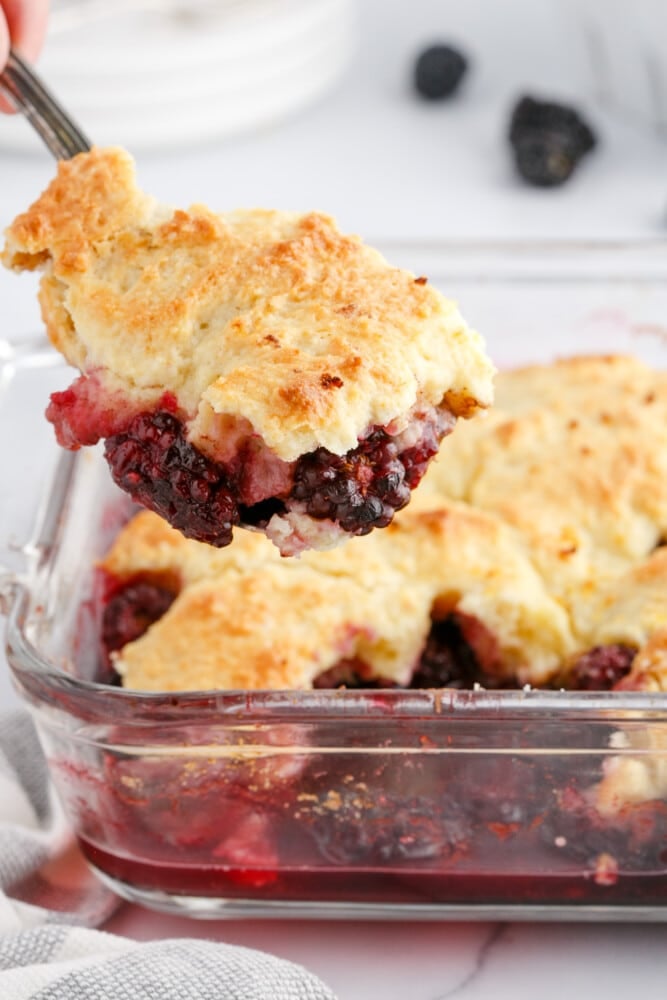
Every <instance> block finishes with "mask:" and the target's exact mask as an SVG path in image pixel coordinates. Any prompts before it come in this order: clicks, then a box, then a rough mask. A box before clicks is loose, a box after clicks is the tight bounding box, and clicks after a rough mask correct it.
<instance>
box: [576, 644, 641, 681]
mask: <svg viewBox="0 0 667 1000" xmlns="http://www.w3.org/2000/svg"><path fill="white" fill-rule="evenodd" d="M636 655H637V650H636V649H635V647H634V646H624V645H622V644H621V643H613V644H610V645H607V646H594V647H593V649H589V651H588V652H587V653H584V654H583V656H580V657H579V659H578V660H577V662H576V663H575V665H574V667H573V668H572V672H571V674H570V676H569V678H568V681H567V686H568V687H569V688H571V689H572V690H573V691H611V690H612V688H614V687H616V685H617V684H618V683H619V681H621V680H622V679H623V678H624V677H625V676H626V675H627V674H629V673H630V668H631V667H632V661H633V660H634V658H635V656H636Z"/></svg>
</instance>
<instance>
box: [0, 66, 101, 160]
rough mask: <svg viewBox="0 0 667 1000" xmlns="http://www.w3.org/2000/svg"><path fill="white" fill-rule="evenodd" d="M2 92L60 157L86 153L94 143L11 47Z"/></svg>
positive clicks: (0, 80) (1, 79)
mask: <svg viewBox="0 0 667 1000" xmlns="http://www.w3.org/2000/svg"><path fill="white" fill-rule="evenodd" d="M0 91H2V92H3V93H4V94H5V95H6V96H7V97H9V99H10V101H11V102H12V104H14V105H15V106H16V108H17V109H18V110H19V111H22V112H23V114H24V115H25V116H26V118H27V119H28V121H29V122H30V124H31V125H32V127H33V128H34V129H35V131H36V132H37V133H38V134H39V136H40V137H41V139H42V140H43V141H44V143H45V145H46V146H47V147H48V148H49V150H50V151H51V152H52V153H53V155H54V156H55V158H56V159H57V160H69V159H70V158H71V157H72V156H76V154H77V153H86V152H87V151H88V150H89V149H90V142H89V141H88V139H87V138H86V136H85V135H84V133H83V132H82V131H81V129H80V128H79V127H78V125H76V124H75V123H74V122H73V121H72V119H71V118H70V116H69V115H68V114H67V113H66V112H65V111H64V110H63V108H61V106H60V104H58V102H57V101H56V99H55V98H54V97H53V95H52V94H50V93H49V91H48V90H47V88H46V87H45V86H44V84H43V83H42V82H41V80H40V79H39V77H38V76H37V75H36V74H35V72H34V71H33V70H32V69H31V67H30V66H29V65H28V64H27V63H26V62H25V60H24V59H22V58H21V56H20V55H19V54H18V53H17V52H15V51H14V49H10V52H9V59H8V60H7V65H6V66H5V68H4V69H3V71H2V73H0Z"/></svg>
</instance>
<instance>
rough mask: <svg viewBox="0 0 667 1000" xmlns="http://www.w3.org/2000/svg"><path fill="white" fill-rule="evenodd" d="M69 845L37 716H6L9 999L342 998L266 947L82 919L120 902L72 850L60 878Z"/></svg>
mask: <svg viewBox="0 0 667 1000" xmlns="http://www.w3.org/2000/svg"><path fill="white" fill-rule="evenodd" d="M69 846H70V839H69V836H68V833H67V827H66V824H65V822H64V819H63V815H62V812H61V810H60V807H59V805H58V802H57V800H56V798H55V796H54V794H53V790H52V787H51V785H50V784H49V780H48V772H47V768H46V762H45V760H44V756H43V754H42V751H41V748H40V746H39V743H38V740H37V736H36V733H35V730H34V727H33V725H32V722H31V721H30V719H29V717H28V716H27V715H26V714H25V713H22V712H16V713H12V714H10V715H7V714H5V715H2V716H0V998H2V1000H101V998H102V997H104V1000H335V997H334V995H333V993H331V991H330V990H329V989H327V987H326V986H324V985H323V984H322V983H321V982H320V981H319V980H318V979H317V978H316V977H315V976H313V975H311V974H310V973H309V972H307V971H306V970H305V969H302V968H301V967H299V966H298V965H294V964H293V963H291V962H287V961H284V960H283V959H279V958H275V957H273V956H272V955H266V954H263V953H262V952H258V951H253V950H250V949H248V948H240V947H238V946H236V945H234V946H232V945H226V944H220V943H217V942H215V943H214V942H210V941H201V940H191V939H184V940H171V941H155V942H151V943H148V944H139V943H138V942H135V941H130V940H126V939H124V938H119V937H115V936H113V935H111V934H105V933H103V932H101V931H96V930H92V929H90V927H87V926H81V925H82V924H84V925H85V924H89V925H90V924H96V923H101V922H102V921H103V920H105V919H106V917H107V916H109V915H110V913H111V912H113V910H114V908H115V906H116V904H117V900H116V898H115V897H114V896H113V895H112V894H111V893H110V892H109V891H108V890H107V889H105V888H104V887H103V886H100V885H98V884H97V883H95V882H94V881H93V880H92V878H91V877H90V876H89V875H87V873H86V872H85V871H84V870H83V868H82V866H81V865H80V864H79V865H78V867H77V865H76V864H72V859H71V857H68V858H67V864H66V865H65V864H64V863H63V865H61V871H60V874H59V875H58V876H57V877H56V878H55V879H52V878H51V877H50V875H51V874H52V872H53V869H54V868H55V869H56V871H58V864H57V861H56V862H55V863H54V861H53V859H54V857H55V858H56V859H57V858H59V857H60V856H61V855H62V856H63V857H64V858H65V857H67V851H68V847H69ZM49 863H50V864H51V867H49ZM65 870H66V871H67V872H70V873H71V878H65V877H63V874H62V872H63V871H65ZM70 883H71V884H70Z"/></svg>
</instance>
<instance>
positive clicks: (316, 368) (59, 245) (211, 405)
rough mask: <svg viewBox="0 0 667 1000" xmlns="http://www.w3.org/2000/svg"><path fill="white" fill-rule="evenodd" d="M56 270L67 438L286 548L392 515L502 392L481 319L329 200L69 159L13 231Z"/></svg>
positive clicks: (176, 517)
mask: <svg viewBox="0 0 667 1000" xmlns="http://www.w3.org/2000/svg"><path fill="white" fill-rule="evenodd" d="M4 261H5V263H6V264H7V265H8V266H10V267H12V268H14V269H15V270H24V269H28V270H33V269H36V268H39V269H42V270H43V272H44V273H43V276H42V280H41V287H40V302H41V307H42V313H43V316H44V320H45V323H46V326H47V330H48V334H49V337H50V339H51V340H52V342H53V344H54V345H55V346H56V347H57V348H58V349H59V350H60V351H61V352H62V353H63V354H64V355H65V357H66V358H67V360H68V361H69V362H70V363H71V364H73V365H74V366H76V367H77V368H78V369H79V370H80V372H81V376H80V377H79V378H78V379H77V380H76V381H75V382H74V383H73V384H72V386H70V388H68V389H66V390H65V391H64V392H56V393H54V394H53V396H52V399H51V404H50V406H49V408H48V411H47V416H48V418H49V420H51V422H52V423H53V424H54V426H55V429H56V434H57V437H58V441H59V442H60V444H61V445H63V446H64V447H66V448H79V447H81V446H83V445H90V444H94V443H95V442H97V441H98V440H100V439H105V455H106V458H107V461H108V463H109V467H110V469H111V473H112V475H113V478H114V480H115V481H116V483H117V484H118V485H119V486H120V487H121V488H122V489H124V490H126V491H127V492H128V493H129V494H130V496H131V497H132V498H133V499H134V500H136V501H137V502H139V503H140V504H142V505H144V506H146V507H148V508H149V509H151V510H153V511H155V512H156V513H158V514H159V515H160V516H161V517H163V518H165V519H166V520H167V521H169V523H170V524H172V525H173V526H174V527H176V528H178V529H179V530H180V531H182V532H183V534H185V535H186V536H187V537H189V538H193V539H196V540H199V541H203V542H207V543H208V544H210V545H213V546H217V547H222V546H226V545H228V544H229V542H230V541H231V538H232V531H233V528H234V527H235V526H236V525H243V526H246V527H251V528H257V529H260V530H261V531H263V532H265V533H266V534H267V535H268V537H269V538H270V539H271V540H272V541H273V542H274V543H275V544H276V545H277V547H278V548H279V549H280V551H281V552H282V553H283V554H284V555H292V554H297V553H299V552H301V551H302V550H304V549H308V548H316V549H322V548H330V547H332V546H334V545H336V544H337V543H338V542H339V541H341V540H342V539H344V538H346V537H350V536H354V535H365V534H367V533H368V532H370V531H371V530H372V529H373V528H384V527H386V526H387V525H388V524H389V523H390V522H391V520H392V518H393V516H394V514H395V513H396V511H398V510H401V509H402V508H403V507H404V506H405V505H406V504H407V503H408V501H409V499H410V495H411V491H412V490H413V489H414V487H415V486H416V485H417V484H418V483H419V481H420V479H421V477H422V475H423V473H424V471H425V469H426V466H427V465H428V463H429V461H430V460H431V459H432V458H433V456H434V455H435V454H436V452H437V451H438V448H439V446H440V442H441V440H442V438H443V437H444V436H445V435H446V434H448V433H449V432H450V431H451V430H452V429H453V427H454V424H455V422H456V419H457V417H469V416H472V415H473V414H475V413H476V412H477V411H478V410H480V409H483V408H485V407H487V406H488V405H489V404H490V402H491V397H492V375H493V368H492V366H491V364H490V362H489V360H488V359H487V357H486V355H485V353H484V347H483V343H482V341H481V338H480V337H479V335H478V334H476V333H475V332H474V331H472V330H471V329H470V328H469V327H468V326H467V325H466V323H465V321H464V320H463V318H462V317H461V315H460V313H459V312H458V310H457V308H456V306H455V305H454V304H453V303H452V302H449V301H448V300H446V299H445V298H444V297H443V296H442V295H440V294H439V293H438V292H437V291H436V290H435V289H433V288H431V287H430V286H429V285H428V282H427V281H426V279H425V278H420V277H415V276H414V275H412V274H410V273H409V272H406V271H403V270H400V269H398V268H394V267H390V266H389V265H388V264H387V262H386V261H385V260H384V258H383V257H382V256H381V255H380V254H379V253H377V251H375V250H372V249H370V248H368V247H366V246H364V244H363V243H362V242H361V241H360V240H359V239H358V238H356V237H351V236H345V235H343V234H341V233H340V232H339V230H338V229H337V228H336V225H335V223H334V222H333V220H332V219H330V218H329V217H327V216H325V215H321V214H318V213H311V214H308V215H298V214H295V213H287V212H277V211H260V210H252V211H236V212H229V213H226V214H224V215H215V214H214V213H212V212H210V211H208V210H207V209H205V208H203V207H201V206H195V207H193V208H191V209H189V210H188V211H180V210H176V211H174V210H172V209H169V208H166V207H164V206H160V205H157V204H156V203H155V202H154V201H153V199H151V198H149V197H148V196H147V195H145V194H143V192H141V191H140V190H139V188H138V187H137V185H136V182H135V177H134V169H133V164H132V161H131V159H130V158H129V156H128V155H127V154H126V153H124V152H123V151H122V150H118V149H105V150H97V149H93V150H92V151H91V152H89V153H84V154H81V155H79V156H77V157H75V158H74V159H73V160H70V161H67V162H63V163H60V164H59V167H58V174H57V176H56V178H55V180H53V181H52V183H51V184H50V185H49V187H48V188H47V190H46V191H45V192H44V193H43V194H42V195H41V197H40V198H39V199H38V200H37V201H36V202H35V203H34V205H33V206H32V207H31V208H30V209H29V210H28V211H27V212H26V213H25V214H23V215H21V216H19V217H18V218H17V219H16V220H15V221H14V223H13V225H12V226H11V227H10V228H9V230H8V232H7V243H6V248H5V252H4Z"/></svg>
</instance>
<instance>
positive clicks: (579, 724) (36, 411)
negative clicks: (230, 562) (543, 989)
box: [0, 243, 667, 920]
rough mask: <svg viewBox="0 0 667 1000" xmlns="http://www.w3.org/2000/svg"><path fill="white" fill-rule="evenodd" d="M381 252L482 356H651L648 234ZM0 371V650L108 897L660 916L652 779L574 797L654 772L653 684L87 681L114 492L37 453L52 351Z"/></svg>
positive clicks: (651, 250)
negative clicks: (441, 297) (620, 777)
mask: <svg viewBox="0 0 667 1000" xmlns="http://www.w3.org/2000/svg"><path fill="white" fill-rule="evenodd" d="M383 249H384V250H385V253H386V254H387V256H388V257H389V258H390V259H391V260H392V261H395V262H396V263H400V264H402V265H405V266H408V267H410V268H411V269H412V270H413V271H415V272H416V273H418V274H426V275H428V277H429V279H430V280H431V281H432V282H433V283H434V284H436V285H437V286H438V287H440V288H441V289H443V290H444V291H445V292H446V293H447V294H450V295H453V296H455V297H457V298H458V300H459V302H460V304H461V306H462V308H463V311H464V313H465V315H466V316H467V317H468V318H469V320H470V321H471V322H472V323H474V324H475V325H476V326H477V327H478V328H479V329H480V330H482V331H483V332H484V334H485V336H486V338H487V342H488V346H489V350H490V352H491V354H492V356H493V357H494V359H495V360H496V363H497V364H498V365H499V366H500V367H507V366H510V365H514V364H521V363H525V362H535V361H538V362H539V361H542V362H546V361H549V360H551V359H552V358H553V357H554V356H563V355H567V354H572V353H616V352H632V353H635V354H637V355H639V356H640V357H642V358H644V359H645V360H646V361H648V362H650V363H652V364H653V365H655V366H658V367H664V366H665V364H666V362H667V244H664V243H653V244H633V245H620V244H619V245H613V246H612V245H591V246H585V245H581V244H576V245H563V244H544V245H538V244H530V245H528V244H516V245H507V244H503V245H497V246H490V245H489V244H483V245H472V244H458V245H449V244H448V245H440V246H436V245H423V246H419V245H404V244H396V245H394V246H393V247H389V246H386V247H384V248H383ZM0 361H1V363H2V364H1V368H0V393H1V395H0V422H1V426H2V435H1V436H0V441H1V442H2V443H1V445H0V447H1V448H2V454H1V456H0V457H1V458H2V463H3V470H4V472H3V477H4V482H5V487H4V489H3V491H2V498H1V501H0V502H1V503H2V507H3V509H2V511H1V513H2V520H1V522H0V523H2V525H3V534H4V536H5V539H4V540H5V541H6V542H7V545H6V547H5V549H4V550H2V551H0V563H1V564H2V566H3V572H2V574H1V583H0V595H1V597H2V600H3V603H4V608H5V610H6V612H7V654H8V660H9V664H10V667H11V671H12V676H13V680H14V684H15V686H16V688H17V690H18V691H19V693H20V695H21V696H22V698H23V699H24V700H25V702H26V703H27V704H28V706H29V707H30V708H31V710H32V712H33V714H34V717H35V720H36V723H37V726H38V729H39V733H40V737H41V739H42V742H43V745H44V748H45V751H46V753H47V756H48V758H49V762H50V766H51V771H52V775H53V778H54V781H55V783H56V786H57V788H58V791H59V793H60V796H61V799H62V801H63V803H64V806H65V809H66V812H67V815H68V816H69V819H70V822H71V825H72V827H73V830H74V832H75V834H76V836H77V838H78V841H79V844H80V846H81V848H82V850H83V852H84V854H85V856H86V857H87V859H88V860H89V862H90V863H91V865H92V866H93V867H94V869H95V870H96V871H97V872H98V873H99V874H100V877H101V878H102V879H103V880H104V881H105V882H107V883H109V884H110V885H111V886H112V887H113V888H114V889H115V890H116V891H117V892H118V893H120V894H121V895H122V896H124V897H126V898H128V899H131V900H135V901H138V902H141V903H144V904H146V905H148V906H151V907H154V908H157V909H161V910H166V911H172V912H180V913H185V914H190V915H193V916H201V917H221V916H233V917H239V916H256V917H260V916H261V917H270V916H280V917H286V916H303V915H304V914H308V915H312V916H317V917H328V918H330V917H335V916H342V917H378V918H383V919H386V918H401V917H410V918H437V919H442V918H448V917H451V918H460V917H480V918H481V917H483V918H488V917H491V916H493V917H497V918H505V917H509V918H520V917H532V918H542V919H562V918H567V919H629V918H632V919H647V920H649V919H650V920H663V919H665V918H667V790H665V791H664V797H663V798H660V797H656V796H655V795H654V796H653V797H652V798H650V799H649V800H647V801H643V800H641V797H640V798H639V800H638V801H637V802H636V803H635V804H634V805H633V806H632V807H628V808H627V809H625V810H623V811H622V812H621V813H619V814H616V815H614V816H613V817H609V816H608V815H603V814H602V813H600V812H599V811H598V810H597V809H596V804H595V803H596V799H595V793H596V788H597V786H598V784H599V782H600V780H601V778H602V776H603V774H604V773H606V772H608V771H609V769H613V768H616V767H618V766H619V763H621V764H626V763H627V764H629V765H630V770H632V767H633V766H635V765H638V766H641V765H645V764H648V765H649V766H657V765H661V766H662V767H663V771H664V768H665V766H667V760H666V759H665V758H667V693H663V694H647V693H638V692H627V693H622V694H621V693H607V694H593V693H588V692H582V693H566V692H559V691H536V690H525V689H524V690H520V691H483V690H474V691H449V690H440V691H397V690H387V691H378V690H367V691H363V690H349V691H343V690H338V691H323V690H320V691H308V692H280V691H277V692H243V691H218V692H202V693H199V692H195V693H184V694H169V695H159V694H141V693H136V692H130V691H124V690H122V689H120V688H117V687H111V686H105V685H102V684H97V683H95V682H94V681H93V680H92V678H93V677H94V676H95V670H96V664H97V637H96V629H97V620H96V614H97V604H96V601H95V588H94V572H93V566H94V563H95V560H96V559H97V558H98V557H99V556H100V555H101V554H102V553H103V552H104V551H105V549H106V547H107V546H108V544H109V542H110V540H111V539H112V538H113V536H114V534H115V532H116V531H117V530H118V527H119V525H120V524H122V523H123V522H124V520H125V519H126V518H127V516H128V514H129V512H130V510H129V504H128V501H126V499H125V498H124V497H123V496H121V495H120V494H119V493H118V492H117V491H116V489H115V487H114V486H113V485H112V483H111V480H110V477H109V475H108V473H107V469H106V466H105V464H104V461H103V459H102V457H101V454H100V452H99V450H91V451H85V452H79V453H77V454H74V455H73V454H67V453H60V454H58V450H57V448H56V446H55V444H54V442H53V436H52V432H51V428H50V427H49V426H48V425H47V424H46V422H45V421H44V419H43V416H42V413H43V410H44V407H45V405H46V401H47V396H48V393H49V392H51V391H53V390H54V389H58V388H62V387H64V385H66V384H67V382H68V381H69V378H70V375H71V373H70V372H68V371H67V369H66V368H65V365H64V363H63V362H62V360H61V359H60V358H59V356H58V355H56V354H55V352H54V351H52V349H51V348H49V347H48V346H47V345H46V344H45V343H44V342H39V343H37V344H29V343H23V344H20V345H14V346H12V345H10V344H4V345H3V346H2V348H1V353H0ZM444 447H446V443H445V446H444ZM47 481H48V482H49V483H50V486H49V487H48V489H45V484H46V483H47ZM38 498H39V499H38ZM661 794H663V793H661Z"/></svg>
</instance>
